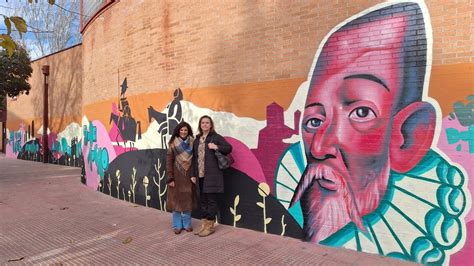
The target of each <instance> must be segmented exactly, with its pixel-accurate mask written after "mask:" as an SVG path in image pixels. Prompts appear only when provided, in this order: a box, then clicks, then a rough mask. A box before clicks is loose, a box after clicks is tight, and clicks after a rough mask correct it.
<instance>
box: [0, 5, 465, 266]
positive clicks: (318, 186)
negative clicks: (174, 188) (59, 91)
mask: <svg viewBox="0 0 474 266" xmlns="http://www.w3.org/2000/svg"><path fill="white" fill-rule="evenodd" d="M432 42H433V38H432V36H431V23H430V17H429V14H428V11H427V8H426V6H425V5H424V4H423V3H419V2H400V3H393V2H392V3H383V4H379V5H376V6H374V7H372V8H370V9H368V10H365V11H363V12H361V13H359V14H356V15H354V16H352V17H351V18H348V19H347V20H346V21H343V22H342V23H340V24H339V25H338V26H336V27H335V28H334V29H332V30H331V31H330V32H329V33H328V34H327V35H326V37H325V38H324V39H323V41H322V42H321V44H320V46H319V48H318V50H317V51H316V55H315V56H314V59H313V63H312V66H311V69H309V73H308V76H307V78H306V81H304V82H302V83H301V84H300V86H299V87H298V88H291V89H293V91H294V90H296V94H294V95H291V97H293V101H292V102H291V104H290V105H289V106H288V107H287V108H284V107H283V106H282V104H280V103H279V102H273V103H271V104H269V105H268V106H267V107H266V119H265V120H263V121H262V120H258V119H255V118H252V117H238V116H236V115H235V114H234V113H232V112H226V111H216V110H212V109H208V108H206V106H197V105H195V104H194V103H193V102H192V101H190V100H188V99H187V98H186V89H183V90H181V89H180V88H176V89H174V90H170V91H168V93H167V94H166V95H165V94H159V95H160V96H159V97H165V98H166V100H167V105H166V106H164V107H163V106H160V105H156V106H153V105H150V106H140V105H133V104H132V101H129V100H128V99H127V97H126V96H125V95H126V94H127V93H131V92H132V93H133V89H134V85H133V83H134V81H133V80H131V79H129V80H127V78H126V77H125V78H124V79H123V81H122V83H121V85H120V86H118V88H117V89H118V90H119V97H117V98H115V99H110V102H109V103H107V104H103V105H101V110H102V111H103V113H104V114H106V115H107V116H108V114H110V120H108V121H103V120H100V119H94V118H93V117H89V118H88V117H87V116H86V115H85V116H84V117H83V119H82V122H81V125H79V124H76V123H72V124H70V125H69V126H68V127H67V128H66V129H65V130H64V131H62V132H59V133H58V134H56V133H54V132H50V133H49V143H50V147H49V148H50V154H48V155H47V156H49V158H50V161H51V162H52V163H58V164H65V165H71V166H78V167H82V168H83V176H82V182H83V183H84V184H86V185H87V186H88V187H90V188H92V189H95V190H98V191H100V192H102V193H105V194H108V195H110V196H112V197H115V198H117V199H119V200H124V201H128V202H130V203H134V204H140V205H143V206H146V207H152V208H156V209H158V210H162V211H166V210H167V208H166V191H167V187H166V178H167V176H166V169H165V156H166V149H167V144H166V143H167V142H168V140H169V138H170V134H171V132H173V129H174V128H175V126H176V125H177V124H178V123H179V122H181V121H186V122H188V123H190V124H191V125H193V126H195V129H196V128H197V124H198V119H199V117H200V116H202V115H210V116H211V117H212V118H213V119H214V121H215V123H216V130H217V131H218V132H219V133H220V134H221V135H223V136H225V137H226V140H227V141H228V142H229V143H230V144H231V145H232V146H233V152H232V156H233V158H234V159H235V162H234V164H233V165H232V167H231V168H230V169H227V170H225V191H226V192H225V194H224V195H223V204H222V205H221V206H220V213H219V217H218V218H219V222H220V223H223V224H227V225H231V226H234V227H242V228H250V229H254V230H258V231H262V232H264V233H272V234H278V235H284V236H291V237H295V238H300V239H304V240H305V241H309V242H312V243H319V244H324V245H329V246H334V247H344V248H349V249H354V250H357V251H362V252H369V253H377V254H381V255H385V256H389V257H394V258H399V259H403V260H409V261H414V262H418V263H423V264H430V263H433V264H453V265H456V264H459V263H462V262H466V261H467V259H468V258H470V256H471V255H470V254H472V252H474V236H472V234H473V232H474V213H473V212H470V209H471V202H472V198H471V194H472V193H473V192H474V182H471V183H469V182H468V181H469V177H472V176H474V167H473V165H474V93H472V94H467V95H465V96H464V98H462V99H459V100H458V101H457V102H454V103H452V110H453V111H452V112H451V113H450V114H449V115H447V116H445V117H443V115H442V112H441V108H440V107H439V104H438V102H437V101H442V100H443V99H433V98H431V97H429V96H428V92H429V86H430V84H429V80H430V74H431V67H432V64H431V59H432V58H431V57H432V51H431V49H432ZM129 86H130V87H129ZM473 86H474V84H473ZM289 89H290V88H289ZM136 97H150V95H143V96H140V95H138V96H136ZM156 97H158V96H156ZM84 108H85V109H87V106H85V107H84ZM95 108H96V107H95ZM285 109H286V110H285ZM135 110H141V111H144V112H145V113H146V114H148V116H147V117H143V116H133V115H132V111H134V112H133V113H134V114H136V113H138V112H135ZM142 129H144V131H143V132H142ZM31 132H34V125H30V126H28V129H27V126H26V125H22V126H21V127H20V128H19V129H17V130H16V131H10V132H8V135H7V136H8V145H7V154H8V156H11V157H16V158H20V159H27V160H37V161H40V160H41V158H42V156H43V151H42V149H41V145H42V144H41V140H40V139H37V138H34V137H32V136H33V135H34V134H32V133H31ZM41 132H42V129H40V130H38V134H40V133H41ZM193 216H195V217H197V216H198V214H197V213H193Z"/></svg>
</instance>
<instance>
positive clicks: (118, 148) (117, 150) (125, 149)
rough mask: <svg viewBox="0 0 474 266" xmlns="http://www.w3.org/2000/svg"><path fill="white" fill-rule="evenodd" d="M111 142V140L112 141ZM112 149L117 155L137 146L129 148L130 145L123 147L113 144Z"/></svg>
mask: <svg viewBox="0 0 474 266" xmlns="http://www.w3.org/2000/svg"><path fill="white" fill-rule="evenodd" d="M112 143H113V142H112ZM114 150H115V154H116V155H117V156H119V155H120V154H122V153H125V152H129V151H136V150H138V149H137V148H135V147H133V148H130V147H127V148H124V147H122V146H117V145H114Z"/></svg>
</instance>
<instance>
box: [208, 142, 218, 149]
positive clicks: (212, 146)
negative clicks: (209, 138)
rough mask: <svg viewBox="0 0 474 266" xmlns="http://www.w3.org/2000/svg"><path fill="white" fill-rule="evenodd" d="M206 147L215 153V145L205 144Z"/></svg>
mask: <svg viewBox="0 0 474 266" xmlns="http://www.w3.org/2000/svg"><path fill="white" fill-rule="evenodd" d="M207 147H208V148H209V149H210V150H215V151H217V145H216V144H214V143H209V144H207Z"/></svg>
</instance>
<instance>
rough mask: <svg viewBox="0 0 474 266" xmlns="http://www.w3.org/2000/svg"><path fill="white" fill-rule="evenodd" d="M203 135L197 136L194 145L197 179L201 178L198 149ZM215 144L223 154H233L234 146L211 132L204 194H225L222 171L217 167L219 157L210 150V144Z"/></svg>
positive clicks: (207, 138) (208, 138) (206, 147)
mask: <svg viewBox="0 0 474 266" xmlns="http://www.w3.org/2000/svg"><path fill="white" fill-rule="evenodd" d="M200 137H201V135H197V136H196V140H195V141H194V145H193V153H194V154H193V173H194V176H195V177H196V178H199V170H198V161H197V157H198V148H199V139H200ZM211 142H213V143H214V144H216V145H217V147H218V150H219V152H220V153H222V154H229V153H231V152H232V146H231V145H230V144H229V143H228V142H227V141H226V140H225V139H224V137H222V136H221V135H219V134H217V133H215V132H214V133H213V132H209V134H208V135H207V137H206V140H205V145H204V146H205V147H204V149H205V152H204V158H205V159H204V168H205V172H204V187H203V188H201V189H203V192H204V193H224V176H223V174H222V170H221V169H219V166H218V165H217V157H216V155H215V154H214V150H210V149H209V147H208V144H209V143H211Z"/></svg>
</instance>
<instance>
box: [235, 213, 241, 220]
mask: <svg viewBox="0 0 474 266" xmlns="http://www.w3.org/2000/svg"><path fill="white" fill-rule="evenodd" d="M240 218H242V215H240V214H239V215H236V216H235V221H236V222H238V221H240Z"/></svg>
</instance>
